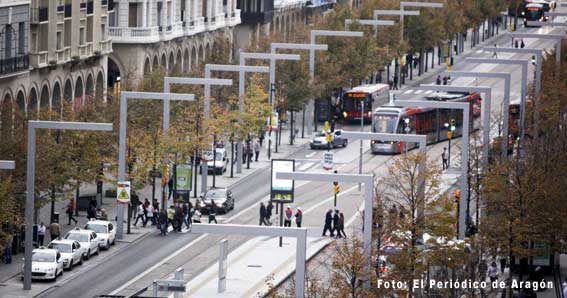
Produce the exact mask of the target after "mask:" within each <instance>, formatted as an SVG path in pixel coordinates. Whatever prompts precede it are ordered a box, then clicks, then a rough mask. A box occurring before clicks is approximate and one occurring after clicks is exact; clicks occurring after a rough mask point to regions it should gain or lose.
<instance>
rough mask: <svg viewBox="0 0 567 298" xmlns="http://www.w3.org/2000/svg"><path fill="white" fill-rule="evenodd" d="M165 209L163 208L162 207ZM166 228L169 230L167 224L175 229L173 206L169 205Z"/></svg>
mask: <svg viewBox="0 0 567 298" xmlns="http://www.w3.org/2000/svg"><path fill="white" fill-rule="evenodd" d="M164 209H165V208H164ZM166 213H167V225H168V227H167V229H168V230H169V225H171V227H172V228H173V230H175V206H173V205H171V206H169V208H167V211H166Z"/></svg>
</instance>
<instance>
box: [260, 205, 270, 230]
mask: <svg viewBox="0 0 567 298" xmlns="http://www.w3.org/2000/svg"><path fill="white" fill-rule="evenodd" d="M266 213H267V211H266V205H264V202H260V225H262V224H263V225H265V226H269V224H268V223H267V222H266Z"/></svg>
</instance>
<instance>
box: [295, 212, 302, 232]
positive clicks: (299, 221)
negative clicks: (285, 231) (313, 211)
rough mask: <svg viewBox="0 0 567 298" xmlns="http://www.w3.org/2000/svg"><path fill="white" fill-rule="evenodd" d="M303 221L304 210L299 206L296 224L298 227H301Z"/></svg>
mask: <svg viewBox="0 0 567 298" xmlns="http://www.w3.org/2000/svg"><path fill="white" fill-rule="evenodd" d="M302 221H303V211H301V208H299V207H297V211H296V212H295V224H296V225H297V227H298V228H301V222H302Z"/></svg>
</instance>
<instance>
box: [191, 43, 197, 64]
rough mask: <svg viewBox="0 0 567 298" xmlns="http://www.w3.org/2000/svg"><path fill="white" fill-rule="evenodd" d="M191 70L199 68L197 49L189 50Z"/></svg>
mask: <svg viewBox="0 0 567 298" xmlns="http://www.w3.org/2000/svg"><path fill="white" fill-rule="evenodd" d="M191 65H192V66H191V68H192V69H197V67H198V66H199V53H198V52H197V47H192V48H191Z"/></svg>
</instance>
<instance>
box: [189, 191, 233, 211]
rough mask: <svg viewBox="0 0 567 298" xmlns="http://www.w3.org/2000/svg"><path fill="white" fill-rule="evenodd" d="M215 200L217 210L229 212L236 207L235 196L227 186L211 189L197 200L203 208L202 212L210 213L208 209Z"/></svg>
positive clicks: (199, 207) (198, 205)
mask: <svg viewBox="0 0 567 298" xmlns="http://www.w3.org/2000/svg"><path fill="white" fill-rule="evenodd" d="M213 200H214V201H215V205H216V206H217V212H222V213H227V212H228V211H229V210H232V209H234V196H233V195H232V192H231V191H230V190H228V189H226V188H213V189H209V190H208V191H207V192H206V193H205V194H204V195H202V196H201V198H200V199H199V200H197V208H198V209H200V210H201V213H209V211H208V210H209V208H210V207H211V202H212V201H213Z"/></svg>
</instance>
